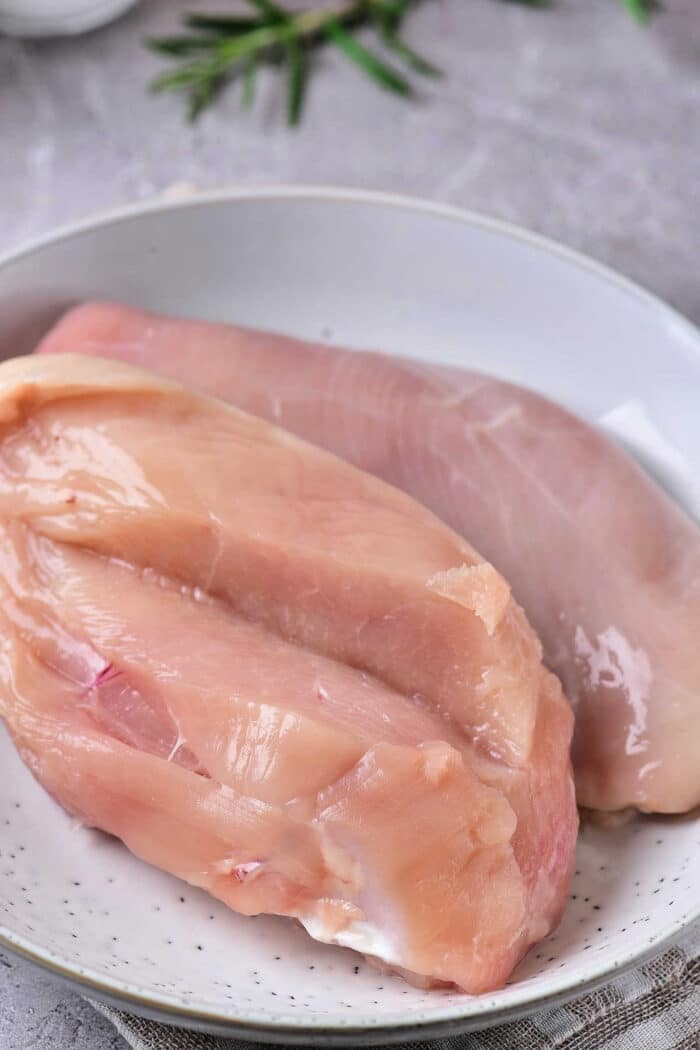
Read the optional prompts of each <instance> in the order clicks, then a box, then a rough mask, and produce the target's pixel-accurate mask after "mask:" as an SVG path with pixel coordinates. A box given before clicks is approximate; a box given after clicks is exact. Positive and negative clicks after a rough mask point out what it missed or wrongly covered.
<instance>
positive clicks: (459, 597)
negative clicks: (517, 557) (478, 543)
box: [0, 355, 577, 993]
mask: <svg viewBox="0 0 700 1050" xmlns="http://www.w3.org/2000/svg"><path fill="white" fill-rule="evenodd" d="M0 520H1V523H0V598H1V601H0V620H1V621H2V635H1V638H2V640H1V642H0V714H1V715H2V717H3V718H4V719H5V721H6V722H7V724H8V726H9V728H10V731H11V733H12V736H13V738H14V740H15V742H16V744H17V747H18V749H19V751H20V753H21V755H22V756H23V758H24V760H25V761H26V763H27V765H28V766H29V768H30V769H31V770H32V772H33V773H34V775H35V776H36V777H37V779H38V780H39V781H40V782H41V783H42V784H43V785H44V786H45V787H46V789H47V790H48V791H50V792H51V794H52V795H53V796H54V797H55V798H56V799H57V800H58V801H59V802H60V803H61V804H62V805H63V806H64V807H65V808H66V809H68V810H69V811H70V812H71V813H73V814H75V815H76V816H77V817H78V818H79V819H80V820H82V821H84V822H86V823H87V824H89V825H93V826H95V827H97V828H101V829H103V830H105V831H107V832H110V833H112V834H114V835H117V836H118V837H119V838H121V839H122V840H123V841H124V842H125V843H126V845H127V846H128V847H129V848H130V849H131V850H132V851H133V852H134V853H135V854H137V855H138V856H140V857H142V858H144V859H145V860H147V861H149V862H151V863H153V864H156V865H158V866H159V867H161V868H164V869H166V870H167V871H170V872H172V873H174V874H176V875H178V876H180V877H182V878H184V879H187V880H188V881H189V882H191V883H193V884H195V885H198V886H201V887H204V888H205V889H207V890H208V891H209V892H211V893H212V894H213V895H215V896H217V897H219V898H220V899H222V900H223V901H225V902H226V903H227V904H228V905H230V906H231V907H232V908H234V909H236V910H237V911H239V912H242V913H244V914H256V913H260V912H270V913H276V914H280V915H288V916H293V917H295V918H296V919H298V920H299V921H300V922H302V923H303V924H304V926H305V927H306V928H307V929H308V930H309V932H310V933H311V934H312V936H314V937H316V938H318V939H319V940H323V941H328V942H333V943H338V944H345V945H348V946H349V947H353V948H356V949H358V950H360V951H363V952H366V953H367V954H368V955H370V956H372V957H374V958H378V959H379V960H380V961H381V962H382V963H383V964H385V965H388V966H390V967H391V968H393V969H395V970H398V971H400V972H404V973H406V974H407V975H408V976H410V978H411V979H413V980H416V981H421V982H424V983H434V982H438V983H442V982H446V983H450V984H455V985H458V986H459V987H461V988H464V989H465V990H467V991H469V992H473V993H478V992H481V991H484V990H487V989H491V988H495V987H497V986H499V985H500V984H502V983H503V982H504V981H505V980H506V978H507V977H508V975H509V974H510V972H511V971H512V969H513V967H514V966H515V964H516V963H517V961H518V960H519V959H520V958H521V956H522V955H523V953H524V952H525V951H526V950H527V948H528V947H529V945H531V944H532V943H533V942H535V941H536V940H538V939H540V938H542V937H543V936H545V935H546V934H547V933H548V932H549V931H550V930H551V929H552V927H553V926H554V924H555V923H556V922H557V920H558V917H559V915H560V913H561V910H562V908H563V905H564V902H565V899H566V895H567V889H568V885H569V880H570V875H571V869H572V862H573V853H574V847H575V838H576V826H577V818H576V809H575V801H574V792H573V782H572V776H571V770H570V762H569V756H568V750H569V742H570V737H571V730H572V719H571V714H570V711H569V708H568V705H567V703H566V701H565V698H564V696H563V694H562V691H561V687H560V685H559V682H558V681H557V679H556V678H555V677H554V676H553V675H552V674H550V673H549V672H548V671H546V670H545V669H544V668H543V666H542V664H541V661H540V656H541V652H540V647H539V643H538V641H537V639H536V637H535V635H534V633H533V632H532V630H531V628H530V627H529V625H528V623H527V621H526V619H525V616H524V614H523V613H522V611H521V610H520V608H519V607H518V606H517V605H516V604H515V602H514V601H513V600H512V598H511V596H510V592H509V588H508V585H507V584H506V582H505V581H504V580H503V578H502V577H501V576H500V575H499V574H498V573H497V572H496V570H495V569H493V568H492V567H491V566H490V565H489V564H488V563H487V562H485V561H483V559H481V558H480V557H479V555H477V554H476V552H475V551H474V550H473V549H472V548H471V547H470V546H469V545H468V544H467V543H466V542H465V541H464V540H462V539H461V538H460V537H459V536H458V535H456V534H455V533H454V532H452V531H451V530H450V529H449V528H448V527H447V526H445V525H443V524H442V523H441V522H440V521H439V520H438V519H437V518H435V517H434V516H433V515H432V514H431V513H430V512H429V511H427V510H425V509H424V508H423V507H421V506H420V505H419V504H417V503H416V502H414V501H413V500H412V499H411V498H410V497H408V496H406V495H404V494H403V493H401V492H399V491H398V490H395V489H392V488H390V487H389V486H388V485H386V484H385V483H383V482H381V481H379V480H378V479H376V478H374V477H372V476H370V475H367V474H363V473H361V472H360V471H358V470H357V469H355V468H354V467H352V466H349V465H347V464H345V463H343V462H342V461H340V460H338V459H336V458H335V457H334V456H332V455H331V454H329V453H327V452H324V451H321V450H319V449H316V448H314V447H313V446H311V445H308V444H306V443H305V442H303V441H301V440H299V439H298V438H295V437H292V436H291V435H290V434H288V433H286V432H284V431H282V430H279V429H277V428H276V427H274V426H272V425H270V424H268V423H265V422H264V421H262V420H259V419H256V418H254V417H251V416H248V415H245V414H243V413H242V412H240V411H238V410H236V409H234V408H232V407H230V406H226V405H224V404H223V403H221V402H217V401H214V400H210V399H207V398H204V397H201V396H199V395H196V394H194V393H193V392H191V391H189V390H187V389H185V388H183V387H180V386H179V385H177V384H175V383H172V382H169V381H167V380H164V379H160V378H157V377H155V376H153V375H150V374H148V373H145V372H142V371H140V370H138V369H135V368H132V367H130V366H128V365H122V364H117V363H114V362H108V361H101V360H99V359H96V358H89V357H80V356H69V355H66V356H61V355H55V356H41V357H40V356H34V357H31V358H22V359H17V360H15V361H11V362H6V363H5V364H3V365H2V366H0Z"/></svg>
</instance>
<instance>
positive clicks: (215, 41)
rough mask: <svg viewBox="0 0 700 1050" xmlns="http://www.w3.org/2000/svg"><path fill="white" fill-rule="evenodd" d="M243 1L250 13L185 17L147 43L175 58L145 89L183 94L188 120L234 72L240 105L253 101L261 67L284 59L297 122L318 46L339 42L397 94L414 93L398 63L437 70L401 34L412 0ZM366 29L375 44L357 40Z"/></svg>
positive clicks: (291, 115) (290, 109) (292, 118)
mask: <svg viewBox="0 0 700 1050" xmlns="http://www.w3.org/2000/svg"><path fill="white" fill-rule="evenodd" d="M247 2H248V5H249V7H251V8H252V9H253V13H252V14H251V15H250V16H249V17H243V16H233V15H232V16H228V15H225V14H222V15H196V14H192V15H186V16H185V18H184V26H185V29H186V30H188V31H189V32H185V33H183V34H182V35H180V36H168V37H158V38H150V39H148V40H147V41H146V44H147V45H148V47H150V48H151V49H152V50H153V51H155V52H157V53H158V54H161V55H164V56H166V57H167V58H171V59H176V60H178V62H179V63H180V64H179V65H178V67H177V68H176V69H175V70H173V71H172V72H167V73H164V74H162V75H161V76H159V77H156V79H155V80H154V81H153V82H152V83H151V89H152V90H153V91H177V92H183V93H185V94H186V96H187V99H188V113H189V116H190V119H191V120H196V119H197V117H198V116H199V115H200V114H201V113H202V111H203V110H204V109H206V108H207V107H208V106H210V105H211V104H212V103H213V102H214V100H215V99H216V97H217V95H218V93H219V91H220V90H221V88H222V87H223V85H224V84H226V83H227V82H228V81H230V80H232V79H234V78H235V77H238V76H240V77H241V78H242V80H243V103H244V105H246V106H249V105H251V103H252V101H253V94H254V86H255V75H256V73H257V71H258V69H259V67H260V65H261V64H263V63H270V64H276V65H279V64H280V63H284V64H285V65H286V68H287V119H288V121H289V123H290V124H297V123H298V122H299V120H300V118H301V113H302V108H303V105H304V98H305V94H306V84H307V79H308V70H309V53H310V52H311V51H312V50H313V49H316V48H318V47H320V46H323V45H324V44H325V45H331V46H333V47H335V48H337V49H338V51H340V52H341V53H342V54H343V55H344V56H345V57H346V58H347V59H348V60H349V61H350V62H352V63H353V64H354V65H355V66H357V67H358V68H359V69H360V70H362V72H363V73H365V74H367V75H368V76H369V77H371V78H372V79H373V80H375V81H376V82H377V83H378V84H380V85H381V86H382V87H384V88H386V89H388V90H389V91H393V92H394V93H395V94H397V95H403V96H408V95H411V94H412V93H413V86H412V84H411V81H410V80H409V78H408V73H407V72H404V70H403V69H402V68H401V66H404V67H407V69H408V71H410V72H413V73H417V74H420V75H422V76H426V77H437V76H440V71H439V70H438V69H437V68H436V67H435V66H434V65H432V63H430V62H429V61H428V60H427V59H426V58H424V57H423V56H422V55H419V54H418V53H417V52H416V51H414V50H413V48H411V47H409V45H408V44H407V43H406V42H405V41H404V40H403V39H402V38H401V35H400V31H401V26H402V22H403V19H404V16H405V14H406V13H407V11H408V9H409V8H410V7H412V6H414V4H415V3H416V2H417V0H345V2H336V3H329V4H328V5H327V6H325V7H320V8H318V7H316V8H309V9H308V10H303V11H297V12H293V11H289V10H287V9H286V8H285V7H284V6H283V5H282V4H278V3H273V2H271V0H247ZM364 27H368V28H370V29H373V30H374V32H375V34H376V36H377V42H378V43H379V44H380V49H379V50H377V48H375V47H373V46H370V45H368V44H365V43H364V42H361V41H360V40H359V39H358V37H357V31H358V30H359V29H361V28H364ZM384 52H388V53H391V54H392V55H393V56H394V59H393V60H392V59H390V58H389V57H385V55H384ZM396 63H399V65H398V66H397V65H396Z"/></svg>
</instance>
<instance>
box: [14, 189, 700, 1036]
mask: <svg viewBox="0 0 700 1050" xmlns="http://www.w3.org/2000/svg"><path fill="white" fill-rule="evenodd" d="M298 200H306V201H312V202H314V201H315V202H317V203H318V202H329V203H334V204H341V205H342V204H361V205H365V206H368V207H383V208H388V209H395V210H397V209H398V210H401V211H408V212H411V213H414V214H416V213H418V214H423V215H428V216H432V217H433V218H438V219H443V220H448V221H452V222H458V223H460V224H462V225H466V226H469V227H472V228H477V229H481V230H485V231H487V232H490V233H493V234H498V235H500V236H502V237H505V238H506V239H511V240H515V241H517V242H521V243H525V244H528V245H530V246H531V247H533V248H536V249H538V250H539V251H542V252H544V253H545V254H548V255H552V256H554V257H555V258H557V259H559V260H560V261H562V262H564V263H565V264H568V265H573V266H576V267H578V268H579V269H583V270H585V271H587V272H588V273H589V274H591V275H593V276H594V277H597V278H598V279H600V280H602V281H603V282H604V283H607V284H612V285H613V286H614V287H616V288H617V289H618V290H619V291H621V292H623V293H625V294H628V295H633V296H634V297H635V298H637V299H641V300H642V301H643V302H644V303H645V304H646V306H648V307H650V308H652V309H653V310H654V311H656V312H657V313H659V314H660V315H665V316H666V317H667V318H668V319H669V320H670V321H672V323H673V326H674V328H676V329H677V328H680V329H681V331H683V332H684V334H685V336H686V338H687V339H688V344H689V346H690V348H691V349H692V350H693V351H694V352H695V354H696V355H697V356H698V357H700V329H698V327H697V326H696V325H695V324H694V323H693V322H692V321H690V320H689V319H688V318H686V317H685V316H684V315H683V314H682V313H680V311H679V310H677V309H676V308H675V307H673V306H671V305H670V304H668V303H666V302H665V301H664V300H663V299H661V298H660V297H659V296H657V295H656V294H655V293H654V292H652V291H650V290H648V289H647V288H645V287H643V286H642V285H641V284H639V283H638V282H636V281H633V280H631V279H630V278H628V277H625V276H623V275H622V274H620V273H619V272H617V271H616V270H614V269H612V268H611V267H609V266H606V265H605V264H603V263H600V262H598V261H596V260H595V259H593V258H591V257H590V256H588V255H586V254H584V253H582V252H579V251H577V250H576V249H573V248H569V247H567V246H566V245H563V244H561V243H559V242H558V241H556V240H553V239H551V238H548V237H545V236H543V235H541V234H539V233H534V232H532V231H530V230H528V229H526V228H524V227H522V226H519V225H517V224H515V223H511V222H509V221H507V220H504V219H499V218H495V217H491V216H488V215H485V214H482V213H480V212H476V211H470V210H468V209H464V208H460V207H457V206H455V205H451V204H444V203H439V202H434V201H430V200H427V199H423V198H420V197H413V196H408V195H404V194H397V193H391V192H384V191H373V190H361V189H353V188H350V187H335V186H324V185H319V186H316V185H284V184H280V185H263V186H251V187H247V186H234V187H224V188H219V189H212V190H207V191H204V192H197V193H193V194H191V195H188V196H187V197H184V198H179V199H175V200H167V199H164V198H163V197H156V198H151V199H149V200H146V201H140V202H138V203H135V204H130V205H125V206H120V207H116V208H111V209H108V210H106V211H100V212H97V213H93V214H91V215H89V216H88V217H86V218H84V219H81V220H79V221H77V222H73V223H67V224H64V225H62V226H59V227H58V228H55V229H53V230H51V231H49V232H48V233H45V234H42V235H40V236H39V237H36V238H33V239H31V240H29V241H28V242H27V243H25V244H24V245H21V246H19V247H16V248H13V249H11V250H10V251H9V252H4V253H2V254H0V275H1V274H2V272H3V271H4V270H5V269H6V268H8V267H10V266H13V265H15V264H16V263H18V262H22V261H24V260H27V259H30V258H31V257H32V255H34V254H37V253H38V252H40V251H43V250H45V249H46V248H51V247H52V246H54V245H57V244H59V243H64V242H67V241H70V240H73V239H74V238H76V237H79V236H81V235H83V234H86V233H92V232H94V231H97V230H104V229H107V228H109V227H110V226H115V225H119V224H120V223H122V222H124V221H130V220H132V219H139V218H142V217H147V216H149V215H154V214H161V215H162V214H169V213H172V212H179V211H182V210H186V209H189V208H196V207H206V206H210V205H226V204H230V203H239V202H250V201H279V202H284V201H298ZM698 920H700V903H699V904H698V906H697V908H696V909H695V911H694V912H691V913H690V914H689V915H687V916H686V917H684V919H683V920H682V921H681V922H680V923H678V924H677V925H676V926H674V927H673V928H671V929H670V930H668V931H667V932H666V933H665V934H664V935H662V936H659V937H657V938H655V939H654V940H653V942H652V943H650V944H649V945H647V946H646V947H645V948H644V949H643V950H641V951H638V950H637V951H632V952H629V953H628V954H627V956H626V957H623V958H622V959H621V960H618V961H616V962H615V963H613V965H611V966H608V968H607V969H605V970H604V971H600V972H598V973H595V974H590V975H589V976H588V977H584V978H583V979H578V980H576V981H573V982H570V983H568V984H562V985H561V986H560V987H558V988H556V989H555V990H553V991H551V992H549V993H545V994H540V995H538V996H536V997H535V998H529V999H525V1000H521V1001H519V1002H515V1003H513V1004H512V1005H511V1006H506V1007H501V1006H491V1007H488V1006H487V1007H485V1009H484V1011H483V1012H479V1013H471V1014H466V1015H465V1014H464V1013H461V1012H460V1009H461V1008H460V1007H459V1006H456V1007H455V1006H452V1007H449V1008H447V1010H446V1013H445V1015H444V1016H442V1017H437V1018H435V1019H427V1020H423V1021H420V1020H415V1019H414V1018H412V1017H411V1016H410V1015H409V1016H407V1018H406V1021H405V1022H404V1021H400V1022H395V1021H393V1022H392V1023H391V1024H388V1025H387V1024H382V1023H378V1024H376V1025H374V1024H363V1025H360V1026H355V1027H353V1026H349V1025H348V1026H346V1025H334V1024H330V1025H329V1024H328V1023H327V1022H321V1023H318V1024H316V1023H314V1022H313V1021H311V1022H309V1020H308V1019H307V1020H305V1021H304V1022H302V1023H299V1024H294V1023H290V1024H287V1023H286V1022H275V1021H265V1022H263V1021H249V1020H246V1019H244V1018H240V1017H233V1016H231V1015H227V1014H224V1013H221V1012H212V1011H211V1010H210V1009H208V1008H201V1009H200V1008H197V1006H196V1005H194V1004H190V1005H183V1004H179V1003H178V1002H176V1001H175V1000H172V1001H170V1000H169V997H168V996H156V995H153V993H149V994H148V995H143V994H139V993H137V992H131V991H129V990H128V989H127V988H124V987H120V986H119V985H120V982H117V981H113V980H112V979H111V978H109V977H107V976H106V975H99V974H97V973H95V972H90V971H84V972H83V973H81V972H80V968H79V967H71V966H67V965H64V964H62V963H60V962H57V961H54V959H53V958H52V956H53V953H52V952H48V951H42V950H40V949H39V948H38V947H37V946H36V945H32V944H31V942H29V941H28V940H27V939H26V938H22V937H17V936H16V935H14V934H12V933H11V932H10V931H9V930H7V929H6V928H5V927H3V926H2V925H1V924H0V947H2V948H4V949H6V950H8V951H10V952H11V953H12V954H15V955H19V956H21V957H23V958H25V959H27V960H29V961H30V962H32V963H34V964H35V965H38V966H40V967H41V968H43V969H44V970H48V971H49V972H51V973H53V974H54V975H55V976H57V977H59V978H60V979H61V980H62V981H63V982H64V983H67V984H68V985H70V986H71V987H73V988H75V989H77V990H78V991H79V992H80V993H81V994H84V995H85V994H89V992H90V991H92V994H93V995H95V996H96V997H97V998H98V999H99V1000H100V1001H103V1002H106V1003H108V1004H110V1005H113V1006H115V1007H116V1008H117V1009H124V1008H127V1009H128V1008H131V1009H132V1010H133V1012H135V1013H138V1014H140V1015H141V1016H146V1017H151V1018H153V1019H155V1020H158V1021H161V1022H165V1023H171V1024H176V1025H178V1026H182V1027H187V1026H189V1027H196V1028H198V1029H200V1030H202V1031H209V1032H214V1033H215V1034H219V1035H229V1036H232V1035H233V1036H242V1037H244V1038H248V1039H251V1040H253V1041H260V1040H265V1039H266V1040H272V1041H274V1042H283V1041H284V1042H287V1043H297V1044H299V1043H301V1044H303V1043H306V1045H311V1044H312V1043H313V1044H316V1045H336V1046H340V1045H348V1044H355V1045H360V1044H367V1043H375V1044H376V1043H377V1042H381V1043H391V1042H400V1041H401V1042H402V1041H406V1040H411V1039H414V1038H433V1037H435V1036H439V1035H442V1034H459V1033H462V1032H467V1031H474V1030H476V1029H485V1028H488V1027H492V1026H493V1025H496V1024H501V1023H504V1022H507V1021H512V1020H516V1019H517V1018H519V1017H523V1016H526V1015H528V1014H530V1013H533V1012H535V1011H537V1010H541V1009H545V1008H552V1007H553V1006H556V1005H558V1004H561V1003H564V1002H567V1001H570V1000H571V999H572V998H574V997H575V996H578V995H581V994H585V993H587V992H590V991H592V990H594V989H595V988H598V987H600V986H601V985H603V984H605V983H606V982H607V981H609V980H610V979H611V978H613V977H615V976H616V975H618V974H620V973H622V972H624V971H626V970H627V969H629V968H631V967H633V966H637V965H643V964H644V962H645V961H648V960H649V959H650V958H651V957H653V956H654V955H656V954H658V953H660V952H661V951H663V950H665V949H666V948H668V947H669V946H670V945H671V944H672V943H673V942H674V941H676V940H677V939H678V938H679V937H680V936H681V935H682V934H683V933H684V932H686V931H687V930H690V929H691V928H692V927H693V925H694V924H695V923H696V922H697V921H698Z"/></svg>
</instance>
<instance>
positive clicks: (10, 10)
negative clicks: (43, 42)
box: [0, 0, 136, 36]
mask: <svg viewBox="0 0 700 1050" xmlns="http://www.w3.org/2000/svg"><path fill="white" fill-rule="evenodd" d="M135 3H136V0H0V33H9V34H10V35H11V36H63V35H67V34H71V33H84V32H86V31H87V30H88V29H95V28H96V27H97V26H101V25H104V24H105V22H111V21H112V19H114V18H116V17H117V16H118V15H120V14H122V13H123V12H124V11H126V10H127V9H128V8H129V7H133V6H134V4H135Z"/></svg>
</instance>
